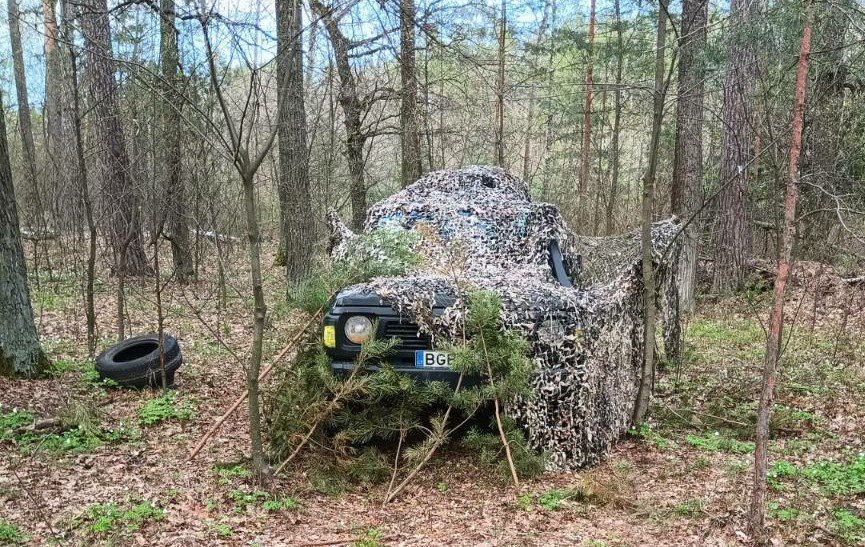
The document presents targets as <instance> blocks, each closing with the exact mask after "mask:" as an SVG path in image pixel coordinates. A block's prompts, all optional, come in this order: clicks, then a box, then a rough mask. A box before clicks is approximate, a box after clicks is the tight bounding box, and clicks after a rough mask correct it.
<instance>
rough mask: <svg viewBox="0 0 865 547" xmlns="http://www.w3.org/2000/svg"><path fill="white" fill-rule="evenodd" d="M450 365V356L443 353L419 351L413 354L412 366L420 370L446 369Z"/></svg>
mask: <svg viewBox="0 0 865 547" xmlns="http://www.w3.org/2000/svg"><path fill="white" fill-rule="evenodd" d="M449 365H450V355H448V354H447V353H446V352H444V351H426V350H422V349H419V350H417V351H415V352H414V366H416V367H421V368H447V367H448V366H449Z"/></svg>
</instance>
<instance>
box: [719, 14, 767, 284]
mask: <svg viewBox="0 0 865 547" xmlns="http://www.w3.org/2000/svg"><path fill="white" fill-rule="evenodd" d="M757 11H758V0H732V1H731V3H730V25H731V28H730V31H729V39H728V42H727V55H728V60H727V70H726V74H725V75H724V99H723V106H722V114H721V117H722V128H721V129H722V136H721V165H720V169H719V183H720V185H721V188H720V193H719V198H718V199H719V203H718V219H717V223H716V226H715V234H714V236H715V237H714V240H715V241H714V245H715V252H714V271H713V277H712V290H713V291H714V292H729V291H734V290H736V289H738V288H739V287H740V286H741V285H742V282H743V281H744V279H745V266H746V262H747V260H748V255H749V253H750V250H751V230H750V227H749V225H748V203H747V189H748V187H747V183H748V164H749V163H750V161H751V157H752V154H751V143H752V142H753V138H752V135H753V131H752V130H751V121H752V120H751V119H750V116H749V114H750V109H749V106H750V104H751V102H752V101H751V99H752V97H751V96H752V94H753V91H754V83H755V80H756V63H757V60H756V54H755V50H754V48H755V45H754V39H753V38H754V37H753V36H752V35H751V34H752V33H751V28H752V27H753V24H754V19H755V18H756V16H757Z"/></svg>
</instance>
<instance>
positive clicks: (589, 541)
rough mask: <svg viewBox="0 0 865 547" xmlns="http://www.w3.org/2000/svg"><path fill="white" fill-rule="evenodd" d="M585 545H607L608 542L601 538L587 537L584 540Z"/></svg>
mask: <svg viewBox="0 0 865 547" xmlns="http://www.w3.org/2000/svg"><path fill="white" fill-rule="evenodd" d="M583 547H607V544H606V543H604V542H603V541H601V540H599V539H587V540H585V541H583Z"/></svg>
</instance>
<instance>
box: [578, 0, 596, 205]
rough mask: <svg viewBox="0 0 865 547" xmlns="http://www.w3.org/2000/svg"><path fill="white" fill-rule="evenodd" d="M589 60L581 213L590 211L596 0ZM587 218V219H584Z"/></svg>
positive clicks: (584, 125)
mask: <svg viewBox="0 0 865 547" xmlns="http://www.w3.org/2000/svg"><path fill="white" fill-rule="evenodd" d="M587 40H588V48H589V50H588V54H587V55H588V59H587V61H586V98H585V103H584V104H583V146H582V148H581V149H580V179H579V184H580V188H579V195H578V198H577V199H579V211H580V214H581V215H585V214H586V212H587V211H588V207H587V205H588V203H587V201H588V194H587V192H588V188H589V166H590V165H591V160H592V158H591V155H592V154H591V152H592V77H593V71H594V64H595V55H594V47H595V0H591V7H590V12H589V35H588V38H587ZM583 218H585V217H583Z"/></svg>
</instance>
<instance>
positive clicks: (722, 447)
mask: <svg viewBox="0 0 865 547" xmlns="http://www.w3.org/2000/svg"><path fill="white" fill-rule="evenodd" d="M685 442H687V443H688V444H689V445H691V446H693V447H694V448H699V449H700V450H704V451H706V452H732V453H734V454H748V453H750V452H753V451H754V443H752V442H742V441H737V440H736V439H730V438H728V437H724V436H722V435H721V434H720V433H718V432H715V434H714V435H706V436H698V435H688V436H687V437H685Z"/></svg>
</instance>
